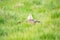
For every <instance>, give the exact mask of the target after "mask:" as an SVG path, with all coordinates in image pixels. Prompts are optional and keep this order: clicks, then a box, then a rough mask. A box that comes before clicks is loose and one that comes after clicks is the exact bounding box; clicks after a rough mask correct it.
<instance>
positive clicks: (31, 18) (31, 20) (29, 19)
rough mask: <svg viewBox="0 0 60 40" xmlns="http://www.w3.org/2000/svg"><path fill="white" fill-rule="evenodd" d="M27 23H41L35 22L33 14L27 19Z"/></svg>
mask: <svg viewBox="0 0 60 40" xmlns="http://www.w3.org/2000/svg"><path fill="white" fill-rule="evenodd" d="M27 22H30V23H40V21H38V20H35V19H34V18H33V16H32V14H29V15H28V17H27Z"/></svg>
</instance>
